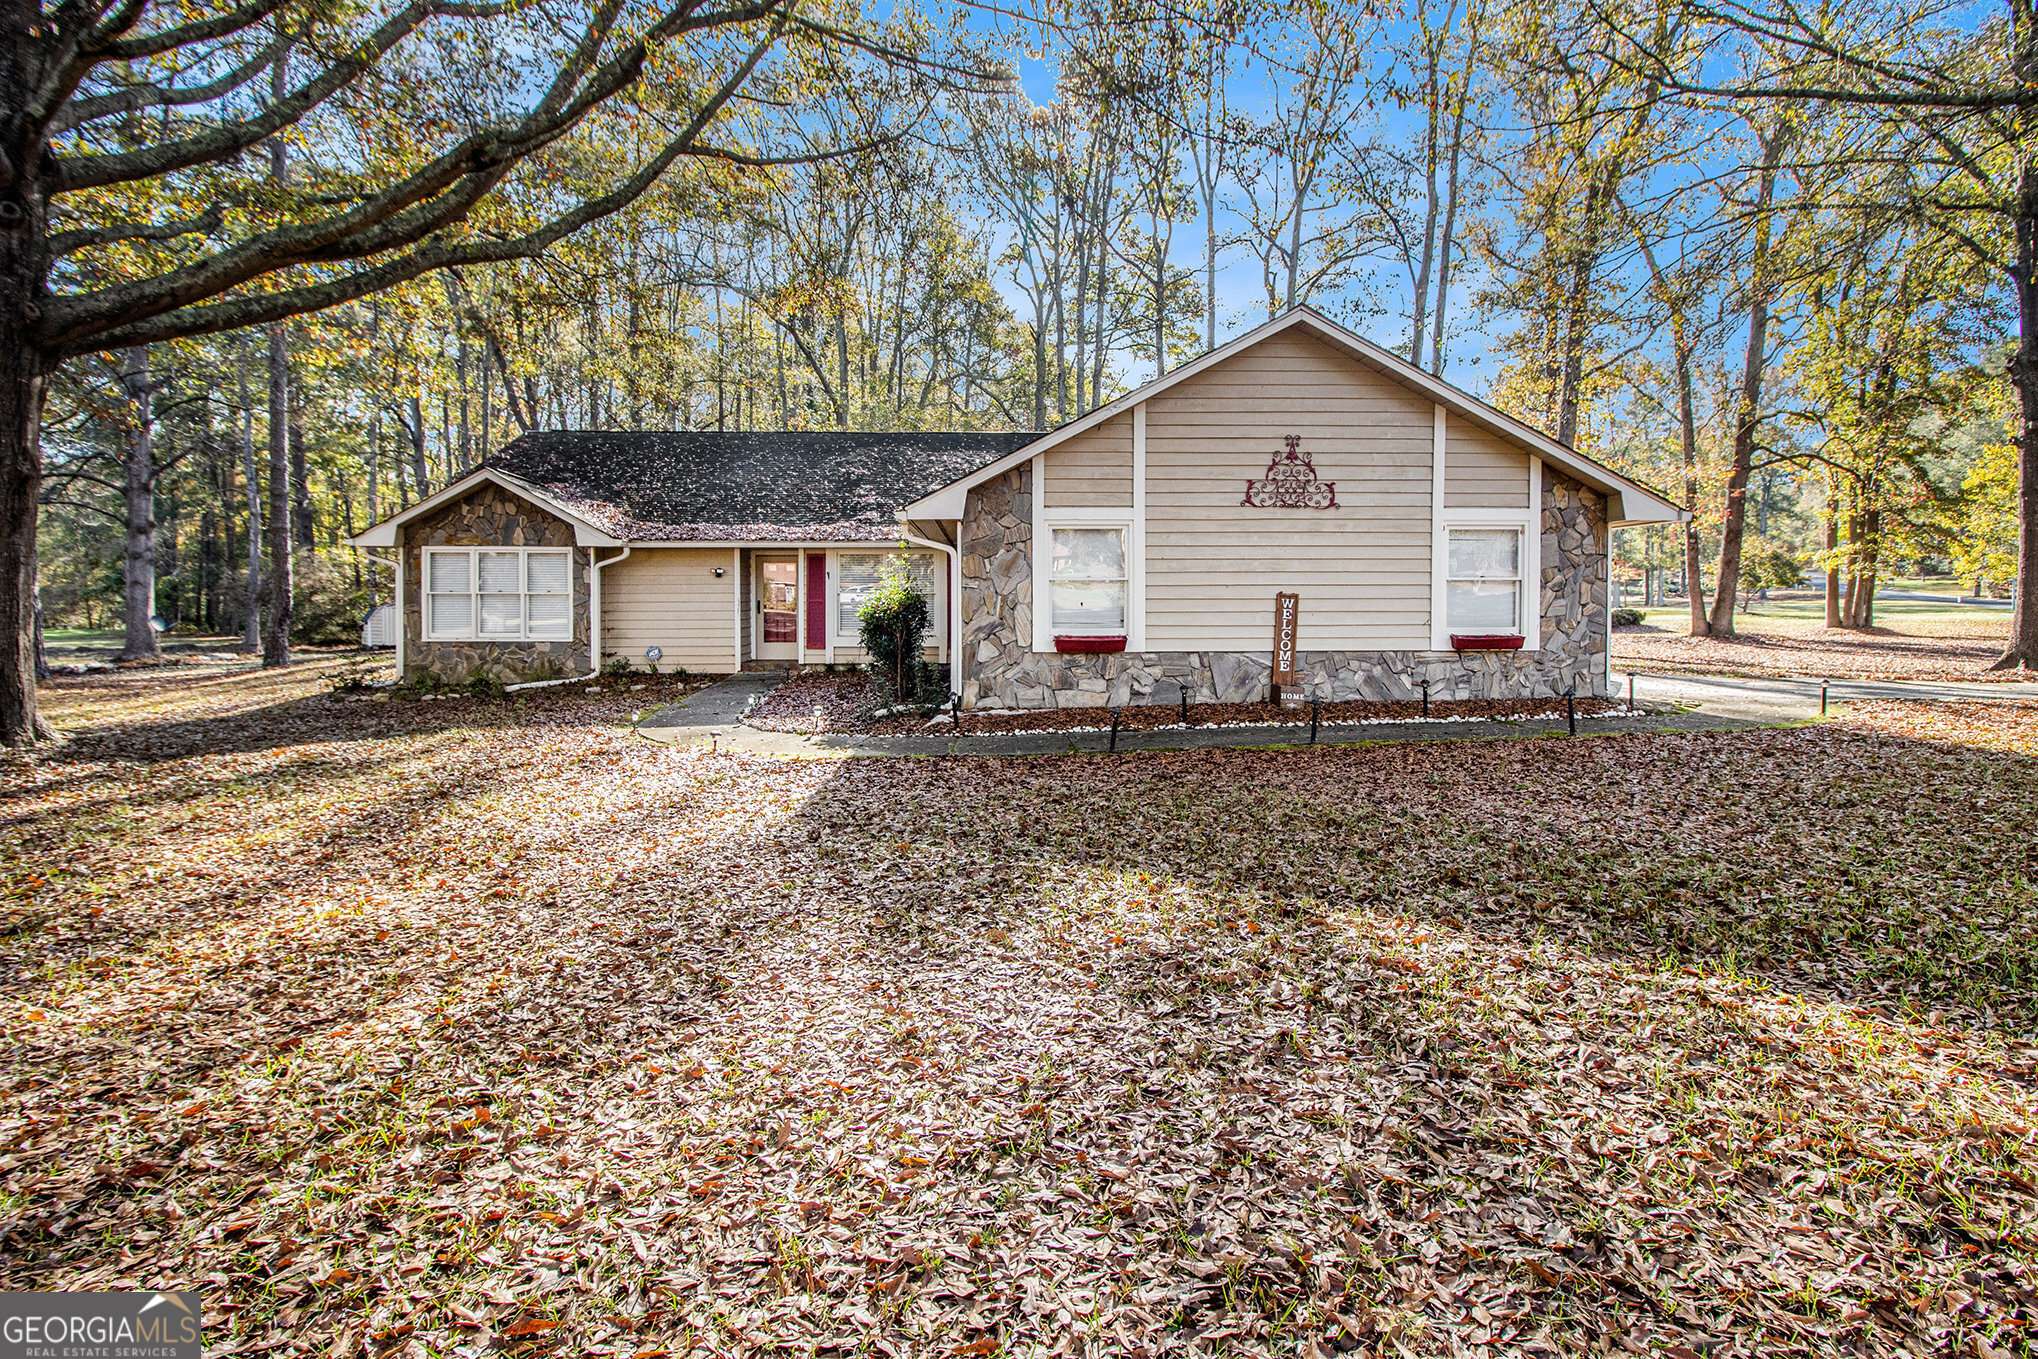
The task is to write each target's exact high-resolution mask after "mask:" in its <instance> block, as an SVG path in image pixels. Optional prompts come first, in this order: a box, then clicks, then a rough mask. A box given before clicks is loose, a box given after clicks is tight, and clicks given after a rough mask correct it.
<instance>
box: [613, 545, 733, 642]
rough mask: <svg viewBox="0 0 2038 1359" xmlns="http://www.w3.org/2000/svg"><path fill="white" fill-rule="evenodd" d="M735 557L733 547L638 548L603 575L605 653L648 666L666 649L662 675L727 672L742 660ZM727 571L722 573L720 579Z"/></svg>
mask: <svg viewBox="0 0 2038 1359" xmlns="http://www.w3.org/2000/svg"><path fill="white" fill-rule="evenodd" d="M735 556H736V554H735V553H734V552H732V551H731V550H730V549H728V548H726V547H701V548H695V547H683V548H670V547H651V548H639V549H637V551H635V552H634V553H632V554H631V555H630V558H629V560H627V561H622V562H618V563H616V564H615V565H614V566H611V567H608V568H607V569H606V570H604V571H603V572H602V654H603V655H604V656H627V657H628V658H629V660H630V664H632V665H636V666H642V665H644V664H646V661H645V660H644V648H646V647H648V646H657V647H661V648H663V649H664V652H665V655H664V656H663V657H662V658H661V659H660V661H659V663H658V668H659V669H660V670H679V669H685V670H697V671H701V672H703V673H706V674H726V673H727V672H728V671H729V670H730V669H731V668H732V667H733V666H734V665H735V662H736V608H735V605H734V602H733V601H734V597H735V594H734V592H735V591H736V590H737V588H738V584H737V582H735V581H732V580H731V579H730V574H729V572H730V563H731V562H732V561H734V560H735ZM716 567H720V568H721V569H722V574H721V576H720V577H717V576H716V575H715V568H716Z"/></svg>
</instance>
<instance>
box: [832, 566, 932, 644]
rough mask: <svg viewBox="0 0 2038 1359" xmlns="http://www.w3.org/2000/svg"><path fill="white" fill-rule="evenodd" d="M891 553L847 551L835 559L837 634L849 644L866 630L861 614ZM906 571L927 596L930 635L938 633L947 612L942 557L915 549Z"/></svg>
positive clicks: (837, 637)
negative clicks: (944, 605)
mask: <svg viewBox="0 0 2038 1359" xmlns="http://www.w3.org/2000/svg"><path fill="white" fill-rule="evenodd" d="M890 555H891V554H890V553H877V552H844V553H840V554H838V555H837V556H836V558H835V636H836V639H837V640H838V641H840V642H842V643H843V644H845V645H854V644H855V642H856V639H857V637H858V636H859V635H860V634H861V633H862V631H863V619H862V618H861V617H860V616H859V615H860V613H861V612H862V609H863V602H864V601H865V600H866V599H869V598H870V593H871V591H873V590H875V589H877V583H878V578H879V577H880V576H881V575H883V573H884V567H885V562H886V560H887V559H888V558H889V557H890ZM906 574H907V575H909V576H911V577H912V579H913V584H914V585H916V586H918V587H919V590H920V593H921V594H923V595H925V596H926V597H927V617H928V619H929V620H930V624H931V626H930V628H929V633H930V635H938V634H939V633H940V631H941V624H942V620H943V617H944V615H945V611H944V610H943V609H942V607H941V567H940V559H939V558H936V557H935V556H934V555H933V554H931V553H926V552H915V553H913V554H911V555H910V556H908V557H907V558H906Z"/></svg>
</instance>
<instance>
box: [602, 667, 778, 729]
mask: <svg viewBox="0 0 2038 1359" xmlns="http://www.w3.org/2000/svg"><path fill="white" fill-rule="evenodd" d="M785 678H786V672H785V671H783V670H746V671H743V672H742V673H740V674H735V675H731V676H729V678H727V679H725V680H717V681H716V682H715V683H713V684H710V685H709V686H708V687H707V688H705V689H701V690H698V691H696V692H694V693H691V694H688V695H687V696H686V697H685V698H683V699H681V700H680V701H679V702H677V703H669V704H667V705H666V706H665V707H663V708H660V709H659V710H658V711H657V712H655V713H652V714H651V716H649V717H647V718H645V719H644V720H643V721H642V722H639V723H638V724H637V731H638V733H639V734H640V735H643V736H648V737H650V738H651V739H652V740H654V741H662V742H664V743H665V744H667V745H689V744H691V743H692V742H694V741H706V740H708V739H709V738H710V737H718V736H721V735H723V734H725V733H728V732H742V731H749V730H750V728H749V727H746V726H744V725H743V721H742V719H743V714H744V713H746V712H749V711H750V705H751V704H752V703H755V702H756V701H757V700H758V699H760V698H763V697H764V696H765V695H766V694H768V693H770V692H771V691H772V690H773V689H776V688H777V687H778V686H779V685H781V684H783V683H785Z"/></svg>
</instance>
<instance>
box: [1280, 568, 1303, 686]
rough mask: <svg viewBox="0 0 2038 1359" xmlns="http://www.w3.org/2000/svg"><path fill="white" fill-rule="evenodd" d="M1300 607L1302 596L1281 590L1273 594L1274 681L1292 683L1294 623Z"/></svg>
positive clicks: (1293, 670)
mask: <svg viewBox="0 0 2038 1359" xmlns="http://www.w3.org/2000/svg"><path fill="white" fill-rule="evenodd" d="M1301 609H1302V596H1300V595H1296V594H1289V593H1288V592H1287V591H1285V590H1284V591H1282V592H1281V593H1280V594H1277V595H1275V596H1274V683H1276V684H1293V683H1295V682H1296V681H1297V680H1298V679H1299V678H1300V676H1299V675H1297V674H1296V672H1295V624H1296V618H1297V616H1298V615H1299V614H1300V612H1301Z"/></svg>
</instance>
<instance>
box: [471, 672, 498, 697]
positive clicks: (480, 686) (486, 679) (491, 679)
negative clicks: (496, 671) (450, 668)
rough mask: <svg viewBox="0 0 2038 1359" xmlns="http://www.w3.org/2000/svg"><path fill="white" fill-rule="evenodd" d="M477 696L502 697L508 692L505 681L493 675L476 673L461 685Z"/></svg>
mask: <svg viewBox="0 0 2038 1359" xmlns="http://www.w3.org/2000/svg"><path fill="white" fill-rule="evenodd" d="M461 687H462V688H464V689H466V691H467V692H468V693H470V694H472V695H474V697H476V698H501V697H503V696H504V694H506V693H507V692H508V690H506V689H505V688H504V687H503V682H502V681H501V680H499V679H497V678H496V677H495V676H493V675H489V674H481V675H475V676H474V677H473V678H471V679H469V680H468V681H467V683H466V684H464V685H462V686H461Z"/></svg>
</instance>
